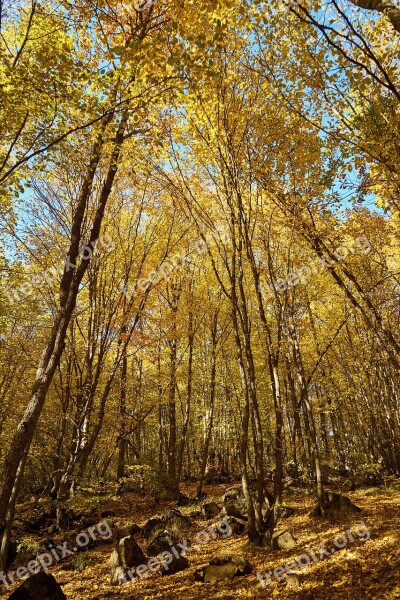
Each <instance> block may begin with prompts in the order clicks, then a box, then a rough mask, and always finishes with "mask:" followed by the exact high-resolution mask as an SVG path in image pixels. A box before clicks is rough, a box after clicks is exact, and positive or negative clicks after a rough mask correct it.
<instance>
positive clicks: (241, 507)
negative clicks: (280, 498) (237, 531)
mask: <svg viewBox="0 0 400 600" xmlns="http://www.w3.org/2000/svg"><path fill="white" fill-rule="evenodd" d="M250 493H251V496H252V498H253V499H255V498H256V496H257V491H251V492H250ZM223 502H224V509H225V513H226V514H227V515H228V516H231V517H235V518H236V519H242V521H247V519H248V514H247V505H246V500H245V497H244V493H243V489H242V487H241V486H237V487H231V488H229V489H227V490H226V492H225V494H224V496H223ZM272 502H273V498H272V496H271V494H270V493H269V492H267V491H266V492H265V498H264V503H263V505H262V508H261V510H262V514H263V517H264V518H265V516H266V514H267V513H268V511H269V509H270V508H271V503H272Z"/></svg>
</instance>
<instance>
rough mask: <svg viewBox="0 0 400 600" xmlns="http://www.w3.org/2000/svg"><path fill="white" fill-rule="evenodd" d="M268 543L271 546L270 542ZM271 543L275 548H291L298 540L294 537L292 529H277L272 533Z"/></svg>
mask: <svg viewBox="0 0 400 600" xmlns="http://www.w3.org/2000/svg"><path fill="white" fill-rule="evenodd" d="M264 539H265V538H264ZM267 539H268V538H267ZM266 545H268V546H269V544H266ZM271 545H272V549H273V550H291V549H292V548H294V547H295V546H296V540H295V539H294V537H293V536H292V534H291V533H290V531H275V532H274V533H273V534H272V544H271ZM263 546H264V543H263Z"/></svg>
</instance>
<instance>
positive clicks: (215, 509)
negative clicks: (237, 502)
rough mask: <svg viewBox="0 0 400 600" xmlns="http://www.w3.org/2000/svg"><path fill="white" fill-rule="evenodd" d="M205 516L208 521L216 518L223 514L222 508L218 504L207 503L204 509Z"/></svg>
mask: <svg viewBox="0 0 400 600" xmlns="http://www.w3.org/2000/svg"><path fill="white" fill-rule="evenodd" d="M202 510H203V514H204V516H205V518H206V519H207V520H209V519H212V518H213V517H216V516H217V515H219V513H220V512H221V507H220V506H218V504H217V503H216V502H205V503H204V504H203V507H202Z"/></svg>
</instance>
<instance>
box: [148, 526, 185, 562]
mask: <svg viewBox="0 0 400 600" xmlns="http://www.w3.org/2000/svg"><path fill="white" fill-rule="evenodd" d="M182 542H186V543H187V540H184V539H183V538H182V536H180V535H179V534H178V533H176V532H174V531H171V530H170V529H164V530H158V531H156V533H155V534H154V536H153V537H152V538H151V539H150V541H149V543H148V545H147V554H148V555H149V556H157V555H158V554H161V552H170V551H171V546H174V545H176V544H179V543H182Z"/></svg>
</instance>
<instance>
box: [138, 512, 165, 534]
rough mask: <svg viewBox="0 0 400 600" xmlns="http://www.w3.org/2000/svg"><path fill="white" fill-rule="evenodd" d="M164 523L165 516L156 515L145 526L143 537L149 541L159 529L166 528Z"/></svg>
mask: <svg viewBox="0 0 400 600" xmlns="http://www.w3.org/2000/svg"><path fill="white" fill-rule="evenodd" d="M164 521H165V516H163V515H155V516H154V517H151V518H150V519H149V520H148V521H146V523H145V524H144V526H143V529H142V533H143V536H144V537H145V538H147V539H148V538H149V537H150V536H151V535H152V534H153V533H154V531H155V530H156V529H157V528H158V529H160V528H161V529H162V528H163V527H164V525H163V524H164Z"/></svg>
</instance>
